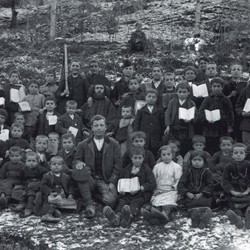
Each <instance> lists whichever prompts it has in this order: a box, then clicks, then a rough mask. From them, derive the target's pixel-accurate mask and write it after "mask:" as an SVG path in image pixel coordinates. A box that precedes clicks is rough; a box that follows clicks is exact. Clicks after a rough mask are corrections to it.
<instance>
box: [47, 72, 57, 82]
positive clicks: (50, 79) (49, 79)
mask: <svg viewBox="0 0 250 250" xmlns="http://www.w3.org/2000/svg"><path fill="white" fill-rule="evenodd" d="M45 81H46V83H53V82H55V76H54V74H46V75H45Z"/></svg>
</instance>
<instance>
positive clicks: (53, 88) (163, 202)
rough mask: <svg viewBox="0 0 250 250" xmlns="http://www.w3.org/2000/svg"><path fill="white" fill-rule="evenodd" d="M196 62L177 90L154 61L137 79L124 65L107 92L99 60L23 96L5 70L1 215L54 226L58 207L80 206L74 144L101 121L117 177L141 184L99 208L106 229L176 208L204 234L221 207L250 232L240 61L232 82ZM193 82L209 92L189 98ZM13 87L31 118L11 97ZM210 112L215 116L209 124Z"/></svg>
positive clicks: (246, 95)
mask: <svg viewBox="0 0 250 250" xmlns="http://www.w3.org/2000/svg"><path fill="white" fill-rule="evenodd" d="M198 64H199V66H198V69H197V68H195V67H194V66H188V67H186V68H185V69H184V70H183V77H182V79H181V80H179V81H178V83H176V81H175V79H176V76H175V72H174V70H172V69H167V70H165V72H164V71H163V69H162V67H161V66H160V65H158V64H157V65H154V66H153V67H152V72H151V78H152V79H151V80H150V81H145V82H144V81H142V79H141V77H140V75H139V74H136V72H135V68H134V65H133V64H132V63H131V62H130V61H128V60H126V61H125V62H124V64H123V72H122V73H123V76H122V78H121V79H120V80H119V81H117V82H116V83H115V84H114V86H112V84H111V83H110V81H109V80H108V79H107V78H106V77H105V76H104V75H102V74H101V73H100V66H99V63H98V61H96V60H92V61H91V62H90V64H89V66H90V72H91V74H90V75H88V76H84V75H83V74H82V73H81V64H80V62H79V61H78V60H73V61H72V62H71V65H70V71H71V74H70V76H69V77H68V81H67V86H66V85H65V80H63V81H62V82H60V83H59V86H58V84H57V83H56V78H55V73H54V71H53V70H47V72H46V75H45V82H46V83H45V85H43V86H39V84H38V82H37V81H36V80H31V81H30V83H29V85H28V86H27V89H26V88H25V86H24V85H23V84H22V83H21V79H20V75H19V73H18V72H17V71H12V72H11V73H10V74H9V79H8V80H9V82H8V83H7V84H6V85H5V86H2V88H1V89H0V96H1V97H2V98H3V99H2V100H4V102H3V103H1V105H2V108H1V109H0V129H1V134H2V132H3V131H6V130H9V138H7V140H0V157H1V168H0V208H1V209H5V208H7V207H8V206H9V207H11V209H12V210H13V211H17V212H19V213H20V216H22V217H28V216H30V215H32V214H35V215H38V216H41V218H42V221H56V222H57V221H59V220H60V216H61V212H60V210H61V209H77V208H79V204H80V203H81V195H79V190H78V185H77V184H76V181H75V180H77V178H78V177H79V176H77V174H76V173H75V171H74V166H75V158H74V157H75V153H76V151H77V145H78V143H79V142H81V141H82V140H88V138H89V137H91V136H93V131H92V119H93V117H95V116H96V115H101V116H103V117H104V119H105V123H106V126H107V127H106V135H107V136H109V137H113V138H114V139H115V140H116V141H117V142H118V143H119V144H120V149H121V155H122V161H121V162H122V164H121V166H120V174H119V179H122V178H127V179H131V178H134V177H138V179H139V186H140V188H139V190H136V191H131V192H120V193H118V195H117V201H116V203H115V204H114V205H113V206H107V205H106V206H104V208H103V213H104V216H105V217H106V218H107V219H108V220H109V222H110V224H111V225H113V226H122V227H128V226H129V225H130V223H131V221H132V220H133V219H135V218H136V217H138V215H140V214H142V216H143V219H144V220H146V221H147V222H148V223H150V224H152V225H159V224H166V223H168V222H169V221H170V220H171V219H172V212H173V211H176V210H177V209H185V210H187V211H188V216H189V217H190V218H191V219H192V226H194V227H200V228H204V227H206V226H207V225H208V223H209V221H210V219H211V217H212V215H213V212H212V210H216V209H218V208H221V207H227V208H228V210H227V212H226V214H227V216H228V219H229V220H230V222H231V223H233V224H235V225H236V226H237V227H238V228H243V227H244V225H245V227H246V228H247V229H250V162H249V161H248V160H247V159H249V156H250V155H249V154H250V111H249V110H250V107H249V106H248V105H250V101H249V102H248V100H249V99H250V84H248V82H247V81H245V80H242V73H243V67H242V66H241V65H240V64H239V63H238V62H236V63H234V64H232V65H231V78H230V79H223V78H222V77H219V75H218V74H219V72H218V67H217V65H216V63H215V62H211V61H209V60H208V59H207V58H205V57H202V58H200V59H199V61H198ZM193 85H195V86H196V87H197V86H201V85H203V86H204V88H205V90H206V91H205V92H207V95H206V94H205V95H200V96H199V95H197V94H196V95H195V94H194V92H193V90H194V87H193ZM20 88H23V89H24V92H25V97H24V98H23V99H22V100H21V101H22V102H24V101H26V102H28V103H29V106H30V108H31V110H29V111H22V107H21V105H19V102H15V101H14V100H13V97H11V93H12V92H11V91H12V89H18V90H20ZM181 109H182V110H185V111H186V116H185V117H183V116H180V112H181ZM214 110H219V117H218V116H217V119H215V120H213V119H208V116H207V111H214ZM1 138H2V137H1ZM5 139H6V138H5ZM101 157H102V156H101ZM86 164H87V165H88V162H86ZM104 167H105V166H104ZM83 203H84V201H83ZM83 205H84V206H85V208H86V213H85V216H86V217H89V218H91V217H93V216H95V208H94V205H93V204H92V203H91V204H83ZM244 216H245V222H244V221H243V219H242V218H243V217H244Z"/></svg>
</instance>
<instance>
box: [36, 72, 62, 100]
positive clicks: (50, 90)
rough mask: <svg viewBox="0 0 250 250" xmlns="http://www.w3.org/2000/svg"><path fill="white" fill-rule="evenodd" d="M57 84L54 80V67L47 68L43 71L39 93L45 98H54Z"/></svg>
mask: <svg viewBox="0 0 250 250" xmlns="http://www.w3.org/2000/svg"><path fill="white" fill-rule="evenodd" d="M57 88H58V85H57V82H56V72H55V70H54V69H47V70H46V72H45V84H44V85H42V86H40V88H39V93H40V94H42V95H44V97H45V98H47V97H53V98H56V91H57Z"/></svg>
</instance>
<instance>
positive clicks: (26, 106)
mask: <svg viewBox="0 0 250 250" xmlns="http://www.w3.org/2000/svg"><path fill="white" fill-rule="evenodd" d="M18 105H19V107H20V109H21V110H22V111H23V112H25V111H31V107H30V104H29V103H28V102H27V101H24V102H19V103H18Z"/></svg>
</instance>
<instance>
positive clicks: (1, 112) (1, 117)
mask: <svg viewBox="0 0 250 250" xmlns="http://www.w3.org/2000/svg"><path fill="white" fill-rule="evenodd" d="M7 118H8V113H7V111H6V110H5V109H0V132H1V131H2V130H3V129H8V130H9V129H10V128H9V126H7V125H6V123H5V122H6V120H7Z"/></svg>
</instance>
